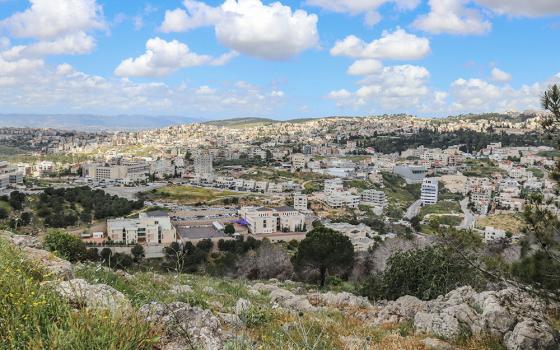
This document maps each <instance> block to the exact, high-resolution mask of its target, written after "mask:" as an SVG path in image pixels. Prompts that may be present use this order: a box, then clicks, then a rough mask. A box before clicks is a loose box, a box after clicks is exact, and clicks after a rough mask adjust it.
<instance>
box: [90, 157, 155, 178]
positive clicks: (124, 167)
mask: <svg viewBox="0 0 560 350" xmlns="http://www.w3.org/2000/svg"><path fill="white" fill-rule="evenodd" d="M149 173H150V164H148V163H145V162H122V163H120V164H108V163H105V164H101V163H91V164H85V165H84V166H82V176H84V177H86V178H90V179H93V180H95V181H101V180H123V181H125V182H138V181H145V180H146V179H147V178H148V174H149Z"/></svg>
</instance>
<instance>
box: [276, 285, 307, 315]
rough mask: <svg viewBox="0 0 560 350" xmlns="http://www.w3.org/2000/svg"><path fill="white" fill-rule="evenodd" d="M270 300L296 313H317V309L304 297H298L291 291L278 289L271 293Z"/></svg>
mask: <svg viewBox="0 0 560 350" xmlns="http://www.w3.org/2000/svg"><path fill="white" fill-rule="evenodd" d="M270 300H271V301H272V302H273V303H276V304H278V305H280V306H282V307H285V308H287V309H291V310H294V311H316V310H317V308H316V307H315V306H313V305H311V303H310V302H309V300H307V298H306V297H305V296H303V295H296V294H294V293H292V292H290V291H289V290H286V289H282V288H277V289H275V290H273V291H272V292H270Z"/></svg>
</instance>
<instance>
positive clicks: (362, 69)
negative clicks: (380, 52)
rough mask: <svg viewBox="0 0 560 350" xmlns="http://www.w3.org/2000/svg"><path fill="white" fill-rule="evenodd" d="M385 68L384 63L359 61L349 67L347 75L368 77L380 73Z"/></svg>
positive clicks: (370, 60)
mask: <svg viewBox="0 0 560 350" xmlns="http://www.w3.org/2000/svg"><path fill="white" fill-rule="evenodd" d="M382 68H383V63H381V62H380V61H378V60H375V59H365V60H357V61H356V62H354V63H352V65H351V66H350V67H348V71H347V73H348V74H350V75H368V74H374V73H377V72H379V71H380V70H381V69H382Z"/></svg>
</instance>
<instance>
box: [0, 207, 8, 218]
mask: <svg viewBox="0 0 560 350" xmlns="http://www.w3.org/2000/svg"><path fill="white" fill-rule="evenodd" d="M8 216H9V213H8V211H7V210H6V208H0V220H2V219H6V218H8Z"/></svg>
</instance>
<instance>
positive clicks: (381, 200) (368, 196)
mask: <svg viewBox="0 0 560 350" xmlns="http://www.w3.org/2000/svg"><path fill="white" fill-rule="evenodd" d="M361 197H362V203H363V204H365V205H371V206H374V207H379V208H385V207H386V206H387V196H385V192H383V191H377V190H365V191H363V192H362V193H361Z"/></svg>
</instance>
